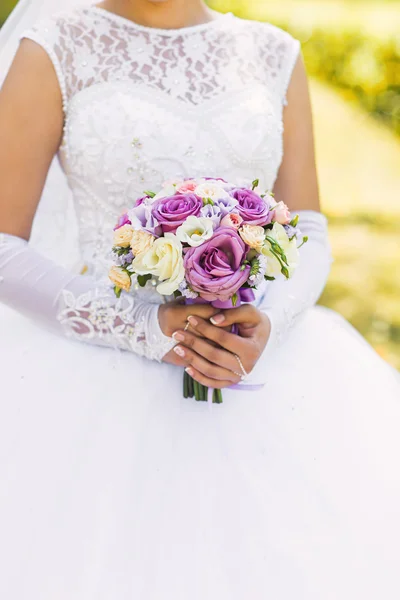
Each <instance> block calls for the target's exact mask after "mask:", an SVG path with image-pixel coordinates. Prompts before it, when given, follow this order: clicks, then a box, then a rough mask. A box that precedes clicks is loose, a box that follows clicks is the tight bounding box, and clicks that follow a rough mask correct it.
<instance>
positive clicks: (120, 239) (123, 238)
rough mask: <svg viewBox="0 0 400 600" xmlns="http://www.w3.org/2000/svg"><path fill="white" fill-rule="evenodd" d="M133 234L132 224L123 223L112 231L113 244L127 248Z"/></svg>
mask: <svg viewBox="0 0 400 600" xmlns="http://www.w3.org/2000/svg"><path fill="white" fill-rule="evenodd" d="M132 235H133V227H132V225H123V226H122V227H120V228H119V229H116V230H115V231H114V246H118V248H129V246H130V244H131V240H132Z"/></svg>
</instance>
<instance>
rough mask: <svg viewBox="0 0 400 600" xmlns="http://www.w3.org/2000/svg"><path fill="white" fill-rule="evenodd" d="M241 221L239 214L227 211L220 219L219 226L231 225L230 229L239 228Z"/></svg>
mask: <svg viewBox="0 0 400 600" xmlns="http://www.w3.org/2000/svg"><path fill="white" fill-rule="evenodd" d="M242 223H243V219H242V217H241V216H240V215H238V214H236V213H228V214H227V215H225V217H224V218H223V219H222V220H221V227H231V229H239V227H240V226H241V224H242Z"/></svg>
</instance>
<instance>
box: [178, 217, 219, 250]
mask: <svg viewBox="0 0 400 600" xmlns="http://www.w3.org/2000/svg"><path fill="white" fill-rule="evenodd" d="M213 234H214V227H213V221H212V219H209V218H208V217H195V216H193V215H191V216H189V217H188V218H187V219H186V221H185V222H184V223H182V225H181V226H180V227H178V229H177V230H176V237H177V238H178V239H179V240H180V241H181V242H182V243H184V244H189V246H192V247H197V246H200V245H201V244H204V242H205V241H206V240H209V239H210V238H212V236H213Z"/></svg>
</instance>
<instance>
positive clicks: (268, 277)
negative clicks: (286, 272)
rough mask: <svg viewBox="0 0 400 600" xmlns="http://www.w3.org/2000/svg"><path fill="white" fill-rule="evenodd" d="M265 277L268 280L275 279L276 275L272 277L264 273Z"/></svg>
mask: <svg viewBox="0 0 400 600" xmlns="http://www.w3.org/2000/svg"><path fill="white" fill-rule="evenodd" d="M264 279H266V280H267V281H275V277H270V276H269V275H264Z"/></svg>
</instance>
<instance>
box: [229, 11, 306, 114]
mask: <svg viewBox="0 0 400 600" xmlns="http://www.w3.org/2000/svg"><path fill="white" fill-rule="evenodd" d="M239 21H240V22H241V24H242V27H245V28H247V29H248V30H249V32H250V34H251V35H252V37H253V39H254V40H255V42H256V45H257V47H258V50H259V55H260V61H261V64H262V65H263V66H264V68H265V69H266V73H267V76H268V79H269V81H271V82H272V84H273V86H274V88H276V90H277V92H278V93H279V95H280V97H281V99H282V102H283V104H284V105H287V97H286V95H287V90H288V87H289V84H290V80H291V77H292V73H293V69H294V67H295V65H296V62H297V59H298V57H299V55H300V52H301V45H300V42H299V40H297V39H296V38H294V37H293V36H292V35H291V34H290V33H288V32H287V31H285V30H283V29H280V28H279V27H276V26H275V25H272V23H268V22H267V23H265V22H259V21H246V20H242V19H239Z"/></svg>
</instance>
